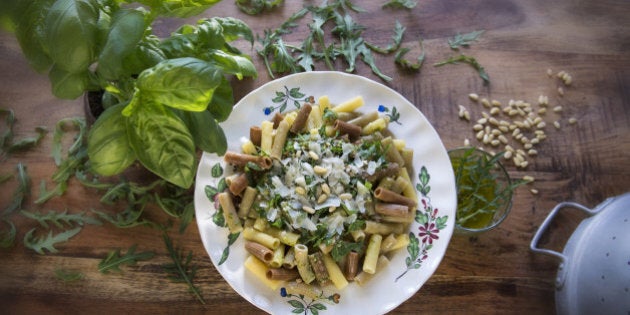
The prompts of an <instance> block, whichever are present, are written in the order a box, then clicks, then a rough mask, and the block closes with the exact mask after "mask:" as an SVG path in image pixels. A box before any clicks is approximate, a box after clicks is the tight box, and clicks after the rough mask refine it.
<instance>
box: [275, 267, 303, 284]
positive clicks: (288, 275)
mask: <svg viewBox="0 0 630 315" xmlns="http://www.w3.org/2000/svg"><path fill="white" fill-rule="evenodd" d="M299 276H300V273H299V272H298V271H297V269H295V268H294V269H285V268H269V270H267V279H269V280H281V281H291V280H295V279H297V278H298V277H299Z"/></svg>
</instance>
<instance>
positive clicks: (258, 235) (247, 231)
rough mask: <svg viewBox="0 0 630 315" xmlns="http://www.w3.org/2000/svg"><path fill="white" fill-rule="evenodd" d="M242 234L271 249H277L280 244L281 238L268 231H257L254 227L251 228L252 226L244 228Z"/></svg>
mask: <svg viewBox="0 0 630 315" xmlns="http://www.w3.org/2000/svg"><path fill="white" fill-rule="evenodd" d="M242 235H243V238H244V239H246V240H248V241H252V242H256V243H260V244H262V245H264V246H266V247H267V248H270V249H276V248H278V246H280V240H279V239H277V238H275V237H273V236H271V235H269V234H267V233H263V232H260V231H256V230H255V229H254V228H251V227H246V228H244V229H243V233H242Z"/></svg>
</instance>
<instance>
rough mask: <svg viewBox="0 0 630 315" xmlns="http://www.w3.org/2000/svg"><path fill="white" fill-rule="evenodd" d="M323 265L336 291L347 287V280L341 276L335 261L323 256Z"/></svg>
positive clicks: (341, 273) (328, 256)
mask: <svg viewBox="0 0 630 315" xmlns="http://www.w3.org/2000/svg"><path fill="white" fill-rule="evenodd" d="M324 265H325V266H326V270H328V276H329V278H330V281H331V282H332V283H333V284H334V285H335V288H337V290H341V289H343V288H345V287H346V286H347V285H348V280H346V277H345V276H344V275H343V272H342V271H341V268H339V265H337V263H336V262H335V260H333V259H332V257H330V255H328V254H326V255H324Z"/></svg>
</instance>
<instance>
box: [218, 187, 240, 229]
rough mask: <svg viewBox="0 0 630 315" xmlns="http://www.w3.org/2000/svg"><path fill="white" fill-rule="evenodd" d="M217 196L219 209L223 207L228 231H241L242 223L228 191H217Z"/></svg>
mask: <svg viewBox="0 0 630 315" xmlns="http://www.w3.org/2000/svg"><path fill="white" fill-rule="evenodd" d="M217 198H218V199H219V205H221V209H223V217H224V218H225V223H227V226H228V229H229V230H230V233H237V232H240V231H242V230H243V225H242V224H241V219H239V217H238V213H237V212H236V209H235V208H234V203H233V202H232V196H230V193H228V192H222V193H219V195H218V197H217Z"/></svg>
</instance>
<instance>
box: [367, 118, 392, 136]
mask: <svg viewBox="0 0 630 315" xmlns="http://www.w3.org/2000/svg"><path fill="white" fill-rule="evenodd" d="M387 123H388V121H387V120H386V119H385V118H383V117H381V118H379V119H377V120H375V121H373V122H371V123H369V124H367V125H365V127H363V130H361V133H362V134H363V135H370V134H373V133H375V132H377V131H381V130H385V128H387Z"/></svg>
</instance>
